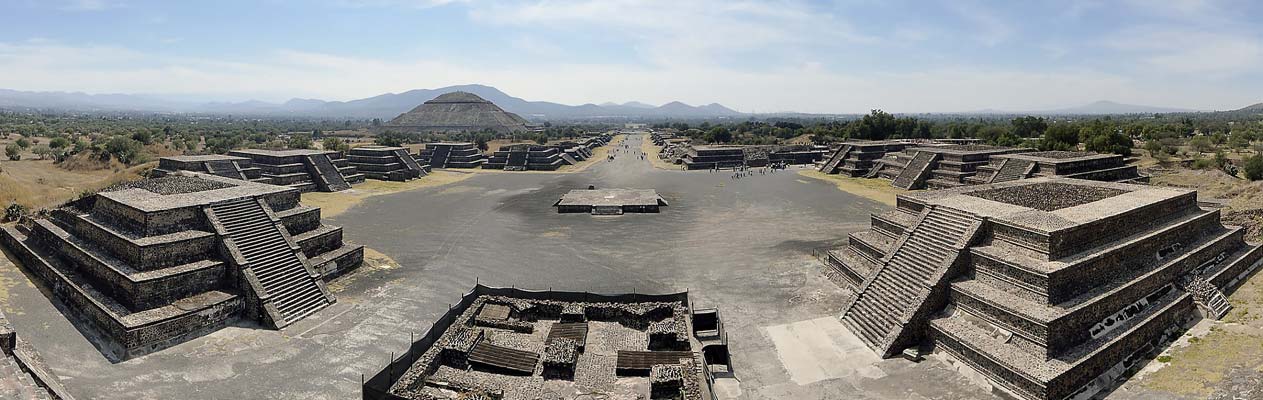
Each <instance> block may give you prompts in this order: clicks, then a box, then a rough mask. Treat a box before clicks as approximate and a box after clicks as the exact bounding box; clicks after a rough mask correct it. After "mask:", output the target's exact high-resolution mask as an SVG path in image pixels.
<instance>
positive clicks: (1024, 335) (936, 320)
mask: <svg viewBox="0 0 1263 400" xmlns="http://www.w3.org/2000/svg"><path fill="white" fill-rule="evenodd" d="M919 154H925V153H919ZM930 154H940V153H930ZM1244 234H1245V230H1244V229H1243V228H1240V227H1234V226H1225V225H1223V224H1221V223H1220V212H1219V210H1218V209H1202V208H1200V207H1198V205H1197V201H1196V192H1194V191H1190V190H1183V189H1172V188H1158V187H1151V186H1145V185H1133V184H1122V183H1111V182H1097V181H1088V180H1081V179H1066V178H1051V177H1035V178H1030V179H1023V180H1011V181H1008V182H1004V183H990V184H983V185H976V186H964V187H958V188H952V189H943V190H936V191H924V192H915V193H910V194H904V195H899V196H898V207H897V209H896V210H894V211H890V212H886V213H882V214H874V215H873V216H872V229H871V230H870V231H866V232H857V233H854V234H852V235H851V236H850V238H849V245H848V246H846V247H844V248H841V249H838V250H833V251H830V252H828V255H827V257H826V258H825V260H826V261H827V264H829V265H830V266H832V269H831V274H834V276H836V277H838V281H840V282H842V283H843V284H845V285H847V286H850V287H852V288H853V289H854V290H855V292H856V294H855V295H854V297H853V298H851V299H850V300H849V301H848V302H847V304H846V305H845V306H844V307H843V311H842V314H841V318H842V321H843V323H844V324H845V325H846V326H847V327H848V328H849V329H850V330H851V331H852V332H853V333H855V334H856V335H857V336H858V337H859V338H860V339H861V340H862V341H863V342H864V343H865V344H866V345H868V347H870V348H871V349H873V351H875V352H877V353H878V354H880V355H881V356H883V357H891V356H893V355H896V354H900V353H903V354H905V355H908V356H910V357H916V356H918V355H919V354H920V353H921V352H922V351H924V350H926V349H927V348H928V347H930V346H932V347H933V348H935V349H937V350H939V351H942V352H944V353H946V354H949V355H951V356H953V357H955V358H957V359H959V360H960V361H962V362H963V363H965V364H967V365H969V366H970V367H972V368H973V369H976V370H978V371H979V372H981V373H982V374H983V375H985V376H986V377H987V378H988V379H990V380H991V381H993V382H994V383H995V384H996V385H997V386H998V387H1000V388H1003V389H1004V390H1006V391H1008V392H1011V393H1012V394H1013V395H1015V396H1017V397H1019V398H1023V399H1041V400H1042V399H1067V398H1076V399H1078V398H1086V397H1088V396H1091V395H1093V394H1095V393H1097V392H1099V391H1101V390H1103V389H1106V388H1108V387H1110V385H1112V383H1113V382H1114V381H1115V380H1117V379H1118V378H1119V377H1120V376H1122V375H1124V374H1126V373H1127V371H1129V370H1131V369H1132V368H1133V367H1135V366H1136V365H1137V363H1139V362H1140V361H1143V360H1145V359H1148V358H1150V357H1152V356H1153V355H1154V354H1155V350H1156V349H1160V348H1162V347H1164V346H1165V343H1166V341H1168V340H1170V339H1172V338H1174V337H1178V335H1180V334H1181V333H1182V332H1183V331H1184V330H1185V329H1186V327H1187V326H1188V325H1187V324H1186V323H1187V322H1189V321H1190V320H1192V319H1194V318H1197V315H1198V313H1199V311H1198V310H1200V313H1201V314H1203V315H1205V316H1207V317H1210V318H1219V317H1222V316H1223V315H1225V314H1226V313H1227V312H1228V309H1229V308H1230V307H1231V306H1230V305H1229V304H1228V302H1227V301H1226V298H1225V296H1224V293H1225V292H1228V291H1231V290H1233V289H1234V288H1236V287H1237V286H1238V285H1239V284H1240V283H1241V281H1242V280H1243V279H1244V278H1245V277H1246V276H1248V274H1249V273H1251V272H1253V271H1254V270H1255V269H1257V268H1258V267H1259V264H1260V258H1261V257H1263V250H1261V249H1263V248H1261V247H1259V246H1258V245H1254V244H1248V243H1246V242H1245V241H1244Z"/></svg>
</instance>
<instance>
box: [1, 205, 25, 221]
mask: <svg viewBox="0 0 1263 400" xmlns="http://www.w3.org/2000/svg"><path fill="white" fill-rule="evenodd" d="M26 213H27V210H26V206H24V205H21V204H18V203H9V206H8V207H5V208H4V221H5V222H13V221H18V220H21V219H22V217H25V216H26Z"/></svg>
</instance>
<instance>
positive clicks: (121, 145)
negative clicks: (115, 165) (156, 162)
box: [105, 136, 146, 165]
mask: <svg viewBox="0 0 1263 400" xmlns="http://www.w3.org/2000/svg"><path fill="white" fill-rule="evenodd" d="M143 149H144V147H143V145H142V144H140V142H139V141H136V140H135V139H132V138H130V137H127V136H114V137H111V138H110V140H109V141H107V142H105V151H106V152H107V153H109V154H110V155H111V156H113V157H114V158H115V159H117V160H118V161H119V162H121V163H123V164H127V165H132V164H137V163H141V162H144V161H145V159H146V156H145V154H144V151H143Z"/></svg>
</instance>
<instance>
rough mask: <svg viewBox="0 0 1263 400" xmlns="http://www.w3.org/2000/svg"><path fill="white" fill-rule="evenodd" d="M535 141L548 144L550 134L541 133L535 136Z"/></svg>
mask: <svg viewBox="0 0 1263 400" xmlns="http://www.w3.org/2000/svg"><path fill="white" fill-rule="evenodd" d="M535 143H536V144H539V145H545V144H548V135H546V134H543V133H541V134H539V135H537V136H535Z"/></svg>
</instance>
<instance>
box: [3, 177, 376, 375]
mask: <svg viewBox="0 0 1263 400" xmlns="http://www.w3.org/2000/svg"><path fill="white" fill-rule="evenodd" d="M0 244H3V245H4V247H5V248H7V249H8V250H9V251H10V252H11V253H12V254H14V255H16V261H19V262H20V263H21V264H23V265H24V266H25V267H26V269H27V270H28V271H31V272H32V273H33V274H32V275H33V277H34V279H35V280H38V281H41V282H42V283H43V284H44V285H45V286H47V287H48V288H49V289H50V291H49V294H50V295H51V296H53V297H55V298H56V299H57V300H58V301H60V302H62V303H64V304H65V305H66V312H67V313H69V314H71V315H69V316H70V317H72V318H71V320H72V321H74V322H76V324H80V325H82V326H84V327H85V328H89V329H90V330H92V331H95V332H99V333H100V336H101V337H102V338H103V339H104V342H103V343H94V344H97V345H98V347H99V348H100V349H101V351H102V352H103V353H105V354H107V356H112V357H115V358H119V359H126V358H130V357H134V356H137V355H141V354H145V353H148V352H152V351H156V350H159V349H162V348H165V347H167V346H170V345H173V344H176V343H179V342H182V341H184V340H187V339H189V338H191V337H196V336H199V335H202V334H205V333H207V332H210V331H213V330H216V329H219V328H220V327H223V326H225V325H227V324H229V323H231V322H232V321H234V320H236V319H238V318H245V319H248V320H252V321H257V322H258V323H260V324H262V325H264V326H266V327H269V328H274V329H280V328H284V327H285V326H288V325H290V324H292V323H294V321H297V320H299V319H302V318H303V317H305V316H307V315H310V314H311V313H314V312H316V311H318V310H320V309H322V308H324V307H326V306H328V305H329V304H331V303H333V302H334V297H333V295H332V294H330V293H329V291H328V290H327V289H326V288H325V281H327V280H329V279H332V278H333V277H336V276H338V275H340V274H342V273H344V272H346V271H349V270H351V269H353V268H356V267H358V266H359V265H360V262H361V260H362V259H363V251H364V249H363V246H359V245H351V244H346V243H343V241H342V229H341V228H339V227H333V226H328V225H323V224H321V221H320V209H319V208H315V207H307V206H303V205H301V204H299V189H297V188H294V187H286V186H276V185H268V184H260V183H254V182H249V181H243V180H239V179H231V178H224V177H220V176H216V175H209V174H202V173H190V172H180V173H176V174H172V175H168V176H166V177H162V178H154V179H145V180H140V181H135V182H130V183H127V184H123V185H120V186H117V187H113V188H110V189H106V190H104V191H102V192H100V193H97V194H95V195H91V196H87V197H84V198H81V199H80V200H77V201H74V202H71V203H69V204H68V205H66V206H64V207H62V208H58V209H55V210H52V211H51V212H49V213H48V216H47V218H37V219H34V220H33V221H30V222H29V223H28V224H26V225H19V226H17V227H4V228H3V234H2V235H0Z"/></svg>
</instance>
